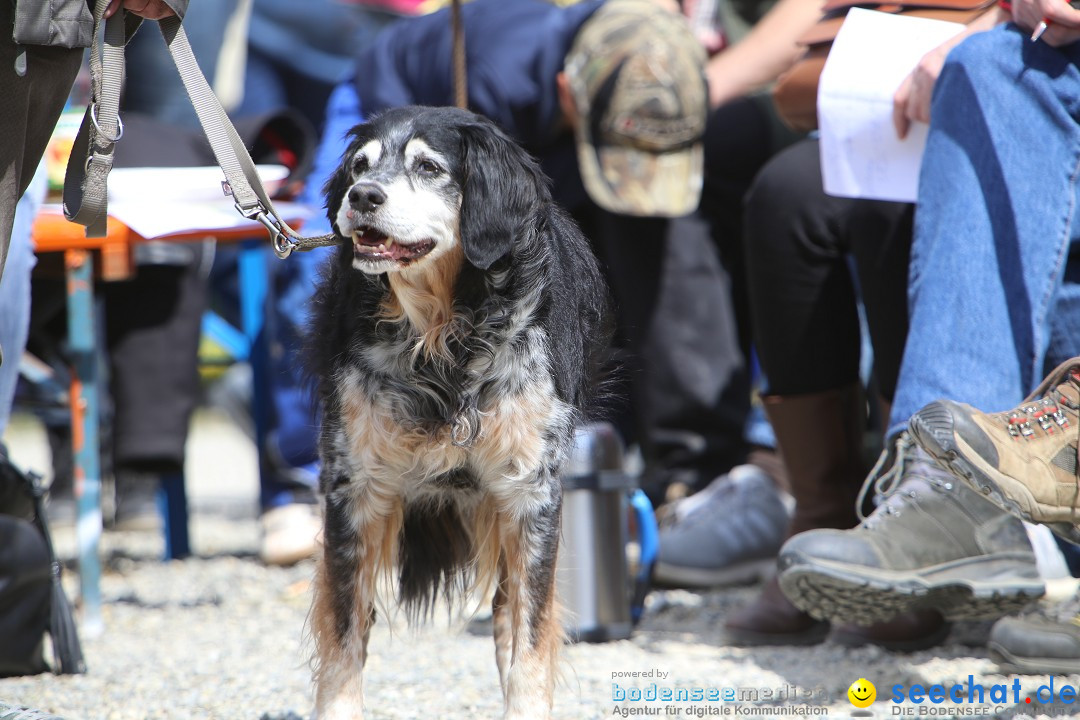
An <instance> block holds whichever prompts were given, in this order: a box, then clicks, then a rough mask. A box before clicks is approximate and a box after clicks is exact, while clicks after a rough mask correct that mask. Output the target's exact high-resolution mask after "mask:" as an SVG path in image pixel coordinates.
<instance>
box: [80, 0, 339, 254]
mask: <svg viewBox="0 0 1080 720" xmlns="http://www.w3.org/2000/svg"><path fill="white" fill-rule="evenodd" d="M108 4H109V0H96V3H95V6H94V43H93V45H92V46H91V49H90V92H91V94H90V103H89V105H88V106H87V108H86V114H85V115H84V116H83V122H82V126H81V127H80V128H79V134H78V136H77V137H76V139H75V143H74V145H73V147H72V152H71V157H70V158H69V159H68V165H67V175H66V178H65V181H64V215H65V217H67V219H68V220H70V221H72V222H76V223H79V224H80V225H84V226H86V235H87V237H104V236H105V234H106V222H107V218H108V201H107V196H108V188H107V179H108V175H109V171H110V170H111V169H112V165H113V153H114V149H115V146H116V142H117V141H118V140H120V138H121V137H123V134H124V126H123V123H122V122H121V121H120V116H119V110H120V86H121V84H122V82H123V78H124V43H125V39H126V37H127V30H128V26H127V24H126V22H125V16H126V13H124V12H117V13H116V14H115V15H113V16H112V17H111V18H109V19H108V20H105V8H106V7H108ZM102 25H104V26H105V30H104V33H102V32H101V26H102ZM158 27H159V28H160V30H161V35H162V37H163V38H164V39H165V44H166V45H167V46H168V48H169V53H170V55H171V56H172V59H173V62H174V63H175V64H176V69H177V71H178V72H179V73H180V78H181V80H182V81H183V83H184V89H185V90H186V91H187V94H188V97H190V99H191V104H192V106H193V107H194V108H195V114H196V115H198V117H199V124H200V125H202V129H203V132H204V133H205V134H206V138H207V140H209V142H210V148H211V149H212V150H213V153H214V157H215V158H216V159H217V162H218V165H220V166H221V170H222V172H224V173H225V178H226V180H225V182H223V183H222V188H223V190H224V191H225V194H226V195H231V196H232V198H233V201H234V206H235V207H236V210H237V212H239V213H240V214H241V215H243V216H244V217H245V218H247V219H249V220H254V221H256V222H258V223H259V224H260V225H262V226H263V227H264V228H266V230H267V232H268V233H269V234H270V242H271V244H272V245H273V248H274V254H275V255H277V256H278V257H279V258H282V259H284V258H287V257H289V255H291V254H292V253H293V251H296V250H301V251H303V250H311V249H314V248H317V247H325V246H328V245H337V244H339V242H340V240H339V238H338V237H337V235H336V234H334V233H327V234H325V235H318V236H313V237H304V236H302V235H300V234H299V233H298V232H296V231H295V230H293V229H292V228H291V227H289V224H288V223H286V222H285V220H284V219H283V218H282V217H281V215H280V214H278V212H277V210H276V209H275V208H274V203H273V202H271V200H270V196H269V194H268V193H267V192H266V188H265V187H263V184H262V180H261V179H260V178H259V173H258V172H257V171H256V169H255V163H254V161H252V159H251V155H250V154H249V153H248V151H247V148H245V147H244V143H243V141H242V140H241V139H240V136H239V135H238V134H237V132H236V128H235V127H233V124H232V121H231V120H229V116H228V114H227V113H226V112H225V109H224V108H223V107H222V106H221V101H220V100H218V98H217V96H216V95H215V94H214V91H213V90H211V89H210V85H209V84H208V83H207V82H206V78H205V77H204V76H203V74H202V71H201V70H200V69H199V65H198V63H197V62H196V61H195V55H194V54H193V53H192V51H191V44H190V43H189V42H188V39H187V34H186V33H185V32H184V28H183V25H182V24H181V21H180V18H179V17H175V16H173V17H168V18H164V19H162V20H159V21H158Z"/></svg>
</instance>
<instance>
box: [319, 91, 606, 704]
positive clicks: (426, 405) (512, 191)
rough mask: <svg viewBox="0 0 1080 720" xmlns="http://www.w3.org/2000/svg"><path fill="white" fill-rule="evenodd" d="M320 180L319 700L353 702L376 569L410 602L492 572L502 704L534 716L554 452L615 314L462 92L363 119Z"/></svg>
mask: <svg viewBox="0 0 1080 720" xmlns="http://www.w3.org/2000/svg"><path fill="white" fill-rule="evenodd" d="M350 137H351V142H350V145H349V147H348V149H347V151H346V152H345V155H344V158H343V161H342V164H341V166H340V168H339V169H338V170H337V172H336V173H335V175H334V176H333V177H332V178H331V179H330V180H329V181H328V183H327V184H326V187H325V192H326V196H327V212H328V215H329V218H330V221H331V224H332V225H333V227H334V230H335V232H336V233H337V234H338V235H339V236H340V239H341V242H342V246H341V248H340V249H339V250H338V253H337V256H336V259H334V260H333V261H332V262H330V263H328V270H327V272H326V274H325V277H324V278H323V279H322V281H321V283H320V286H319V287H318V289H317V292H316V297H315V301H314V305H313V317H312V325H311V328H312V342H311V353H310V354H311V360H310V363H311V364H310V368H309V369H310V370H311V372H312V373H313V375H314V378H315V382H316V386H317V395H318V398H319V403H320V410H321V413H322V430H321V437H320V441H319V442H320V455H321V460H322V470H321V476H320V481H319V482H320V490H321V495H322V497H323V503H324V508H323V509H324V533H323V551H322V556H321V558H320V559H319V562H318V564H317V571H316V581H315V584H314V599H313V605H312V613H311V619H310V626H311V630H312V636H313V638H314V645H315V656H314V658H313V669H314V686H315V704H316V713H317V716H318V717H319V718H320V720H343V719H344V718H349V719H350V720H352V719H355V718H360V717H361V716H362V669H363V665H364V660H365V657H366V654H367V641H368V635H369V630H370V628H371V626H372V624H373V622H374V620H375V610H374V603H375V596H376V585H377V584H380V581H385V580H386V579H387V578H389V577H391V576H392V575H393V573H395V572H396V581H397V582H396V586H397V601H398V604H399V606H400V607H401V608H403V612H405V614H406V616H407V617H408V618H409V619H410V620H411V621H417V620H420V619H423V618H424V617H426V616H427V615H428V614H429V613H430V612H431V610H432V606H433V605H434V604H435V603H436V602H441V601H444V600H445V601H447V602H451V603H453V601H454V600H455V599H458V598H464V597H466V596H467V595H468V594H469V593H470V592H477V591H479V590H483V589H484V588H487V589H488V590H489V591H490V590H491V589H492V588H493V590H494V599H493V603H492V610H493V624H494V635H495V647H496V660H497V665H498V671H499V678H500V684H501V686H502V691H503V707H504V718H512V719H516V720H524V719H526V718H527V719H528V720H537V719H538V718H545V717H548V715H549V712H550V708H551V703H552V695H553V685H554V680H555V673H556V659H557V657H558V651H559V647H560V646H561V644H562V643H563V630H562V623H561V620H560V617H559V612H558V607H557V602H556V591H555V567H556V552H557V548H558V543H559V531H560V510H561V492H562V490H561V483H560V469H561V468H562V466H563V463H564V461H565V460H566V459H567V456H568V454H569V452H570V450H571V448H572V445H573V439H574V429H575V426H576V424H577V423H578V422H580V421H581V420H582V418H583V417H584V416H585V414H586V412H587V410H588V408H589V406H590V402H591V398H592V397H593V387H594V385H593V378H595V377H596V376H597V371H598V369H599V367H600V366H601V364H602V363H603V354H604V352H605V346H606V342H607V338H608V334H609V307H608V299H607V293H606V290H605V285H604V282H603V279H602V276H601V273H600V270H599V267H598V265H597V262H596V259H595V258H594V256H593V254H592V252H591V250H590V246H589V243H588V241H587V240H586V239H585V237H584V236H583V235H582V234H581V232H580V230H579V229H578V228H577V226H576V225H575V224H574V222H573V221H572V220H571V219H570V218H569V216H568V215H567V214H566V213H565V212H564V211H563V210H561V209H560V208H559V207H557V206H556V204H555V203H553V202H552V199H551V193H550V190H549V188H548V184H547V183H548V181H547V179H546V178H545V176H544V175H543V174H542V173H541V171H540V169H539V167H538V165H537V164H536V162H535V161H534V160H533V159H532V158H531V157H530V156H529V155H528V154H527V153H526V152H525V151H524V150H523V149H522V148H521V147H520V146H518V145H517V144H516V143H515V142H514V141H513V140H511V139H510V138H509V137H508V136H507V135H506V134H504V133H503V132H502V131H501V130H499V129H498V128H497V127H496V126H495V124H494V123H492V122H490V121H489V120H486V119H484V118H481V117H480V116H478V115H475V114H473V113H470V112H468V111H465V110H459V109H454V108H421V107H407V108H399V109H394V110H389V111H386V112H385V113H383V114H380V115H378V116H377V117H375V118H374V119H372V120H371V121H370V122H368V123H366V124H363V125H360V126H357V127H356V128H354V129H353V130H352V132H351V134H350Z"/></svg>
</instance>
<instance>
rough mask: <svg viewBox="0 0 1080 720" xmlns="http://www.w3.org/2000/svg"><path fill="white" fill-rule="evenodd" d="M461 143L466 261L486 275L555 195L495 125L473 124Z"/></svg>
mask: <svg viewBox="0 0 1080 720" xmlns="http://www.w3.org/2000/svg"><path fill="white" fill-rule="evenodd" d="M461 137H462V155H463V158H464V162H463V166H464V182H463V183H462V199H461V225H460V228H461V243H462V245H463V246H464V250H465V257H466V259H467V260H468V261H469V262H470V263H472V264H473V265H474V266H476V267H478V268H480V269H481V270H486V269H487V268H489V267H491V264H492V263H493V262H495V261H496V260H498V259H499V258H501V257H502V256H503V255H505V254H506V253H508V252H509V251H510V247H511V245H512V244H513V243H514V240H515V238H517V236H518V234H519V233H521V231H522V230H523V228H524V226H525V224H526V223H527V222H528V221H529V219H530V218H532V217H534V216H535V214H536V212H537V210H538V209H539V208H540V207H541V206H542V205H543V203H544V202H545V200H547V199H549V198H550V195H549V193H548V189H547V182H546V181H545V179H544V175H543V173H541V171H540V168H539V167H538V166H537V164H536V161H534V160H533V159H532V157H530V156H529V154H528V153H527V152H525V150H524V149H522V148H521V146H520V145H518V144H517V143H516V142H514V141H513V140H511V139H510V138H509V137H508V136H507V135H506V134H505V133H503V132H502V131H501V130H499V129H498V128H497V127H496V126H495V125H494V124H491V123H480V122H476V123H468V124H466V125H464V126H463V127H462V130H461Z"/></svg>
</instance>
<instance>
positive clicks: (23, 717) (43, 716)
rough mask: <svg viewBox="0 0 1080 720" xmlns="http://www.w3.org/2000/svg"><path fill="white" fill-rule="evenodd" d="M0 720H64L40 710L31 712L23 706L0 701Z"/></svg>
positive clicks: (31, 710)
mask: <svg viewBox="0 0 1080 720" xmlns="http://www.w3.org/2000/svg"><path fill="white" fill-rule="evenodd" d="M0 720H64V718H62V717H60V716H59V715H52V714H50V713H47V712H44V711H42V710H33V709H31V708H28V707H26V706H25V705H12V704H10V703H6V702H4V701H3V700H0Z"/></svg>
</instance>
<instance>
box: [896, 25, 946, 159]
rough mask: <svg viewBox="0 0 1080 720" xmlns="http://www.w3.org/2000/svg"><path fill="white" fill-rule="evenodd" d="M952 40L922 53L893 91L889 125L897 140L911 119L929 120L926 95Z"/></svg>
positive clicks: (929, 92)
mask: <svg viewBox="0 0 1080 720" xmlns="http://www.w3.org/2000/svg"><path fill="white" fill-rule="evenodd" d="M955 44H956V43H954V42H952V41H949V42H946V43H945V44H943V45H939V46H938V47H936V48H934V49H933V50H931V51H930V52H928V53H926V54H925V55H923V56H922V59H921V60H919V64H918V65H916V66H915V69H914V70H912V71H911V74H910V75H908V76H907V77H906V78H904V81H903V82H902V83H900V87H899V88H898V89H897V91H896V92H895V93H894V94H893V127H895V128H896V135H897V136H898V137H899V138H900V139H901V140H903V139H904V138H905V137H907V134H908V130H910V129H911V123H912V122H914V121H918V122H924V123H928V122H930V98H931V96H932V95H933V93H934V83H936V82H937V79H938V75H940V74H941V68H943V67H944V66H945V56H946V55H948V54H949V50H952V48H953V46H954V45H955Z"/></svg>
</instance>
